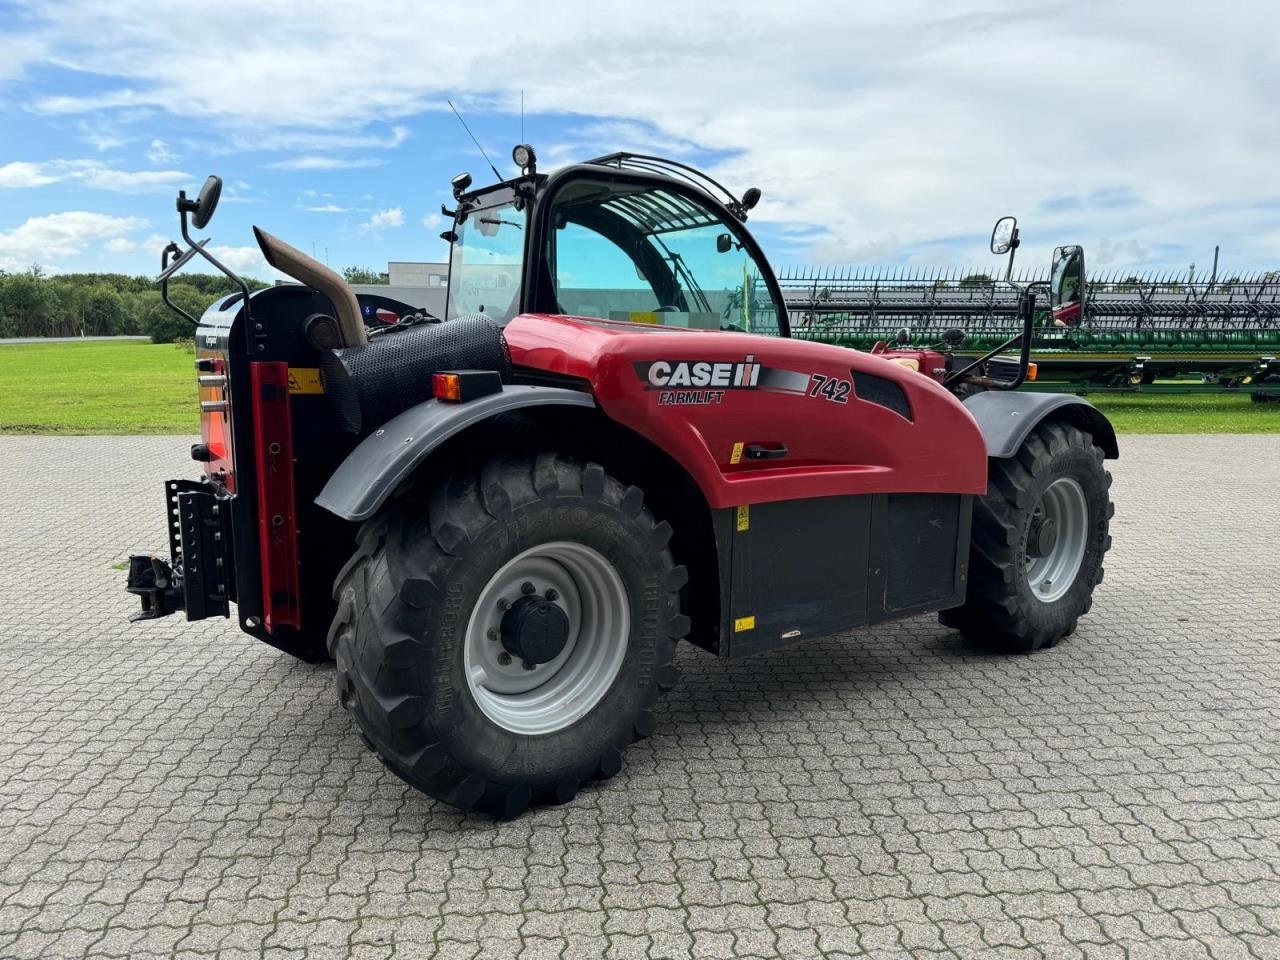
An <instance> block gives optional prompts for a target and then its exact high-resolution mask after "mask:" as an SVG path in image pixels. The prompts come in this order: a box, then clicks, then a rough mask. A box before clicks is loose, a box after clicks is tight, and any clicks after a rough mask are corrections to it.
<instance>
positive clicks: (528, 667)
mask: <svg viewBox="0 0 1280 960" xmlns="http://www.w3.org/2000/svg"><path fill="white" fill-rule="evenodd" d="M521 666H523V667H524V668H525V669H526V670H533V669H535V668H536V667H537V666H538V665H537V664H536V663H534V662H533V661H532V660H525V661H524V662H523V663H522V664H521Z"/></svg>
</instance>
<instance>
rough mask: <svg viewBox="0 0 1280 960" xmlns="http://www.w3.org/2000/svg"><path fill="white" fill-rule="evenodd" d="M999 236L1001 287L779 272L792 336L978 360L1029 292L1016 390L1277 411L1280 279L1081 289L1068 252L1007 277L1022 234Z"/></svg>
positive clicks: (1151, 279)
mask: <svg viewBox="0 0 1280 960" xmlns="http://www.w3.org/2000/svg"><path fill="white" fill-rule="evenodd" d="M1001 223H1002V224H1004V226H1003V227H999V226H998V228H997V231H996V233H997V234H998V236H997V235H993V242H992V251H993V252H1000V253H1004V252H1008V253H1009V254H1010V261H1009V268H1008V269H1007V270H1006V272H1005V277H1004V279H996V278H993V277H991V276H989V275H988V274H986V273H979V272H969V273H965V272H961V271H954V270H953V271H942V270H936V271H932V272H928V271H925V272H911V271H910V270H908V269H904V268H899V269H896V270H876V269H870V270H867V269H857V268H820V269H813V268H807V269H798V270H791V271H788V272H784V273H783V275H782V277H781V278H780V282H781V284H782V288H783V293H784V296H785V297H786V301H787V306H788V308H789V311H790V314H791V327H792V335H793V336H798V337H805V338H807V339H812V340H819V341H823V342H828V343H839V344H844V345H847V346H852V347H856V348H858V349H863V350H867V349H871V348H872V347H873V346H874V345H875V344H876V343H877V342H887V343H893V342H895V341H896V342H914V343H917V344H924V343H949V344H953V345H954V349H955V350H956V351H957V352H959V353H985V352H986V351H989V350H991V349H993V348H995V347H997V346H998V345H1000V344H1002V343H1006V342H1007V341H1008V340H1009V339H1010V338H1011V337H1013V336H1016V335H1017V333H1018V331H1019V330H1020V329H1021V328H1022V323H1023V321H1022V319H1021V317H1020V314H1019V303H1020V298H1021V295H1022V292H1023V291H1026V290H1031V291H1033V292H1037V293H1038V294H1039V295H1038V296H1037V298H1036V303H1037V309H1036V316H1035V324H1034V336H1033V341H1032V345H1031V357H1032V359H1033V361H1034V362H1035V363H1036V367H1037V377H1036V380H1035V381H1034V382H1028V383H1027V384H1026V385H1025V386H1024V388H1023V389H1031V390H1035V389H1055V390H1061V389H1064V385H1065V386H1066V387H1067V388H1069V389H1075V390H1079V391H1081V392H1086V391H1091V390H1126V391H1131V390H1141V391H1144V392H1148V391H1151V392H1160V391H1171V392H1172V391H1176V392H1195V391H1220V390H1224V389H1235V390H1247V391H1250V392H1251V393H1252V394H1253V396H1254V399H1256V400H1259V401H1263V400H1280V273H1277V272H1272V273H1265V274H1257V275H1253V276H1247V277H1241V276H1236V275H1232V276H1231V277H1230V278H1229V279H1219V278H1218V277H1217V275H1216V274H1215V275H1214V276H1211V277H1209V278H1206V279H1191V278H1189V277H1187V276H1186V275H1182V276H1175V275H1172V274H1143V275H1133V274H1127V273H1113V274H1111V275H1108V276H1105V277H1090V278H1088V279H1087V280H1086V276H1085V270H1084V250H1083V249H1082V248H1081V247H1079V246H1066V247H1059V248H1058V249H1057V250H1055V251H1054V259H1053V262H1052V264H1051V268H1050V271H1049V272H1048V273H1044V272H1041V271H1035V270H1024V271H1022V272H1021V273H1018V274H1015V273H1014V272H1013V270H1012V266H1013V264H1012V254H1013V251H1014V249H1016V246H1017V227H1016V222H1015V221H1013V218H1004V219H1003V220H1002V221H1001ZM1051 300H1052V302H1053V304H1055V306H1054V307H1053V308H1052V309H1050V302H1051ZM961 334H963V336H961Z"/></svg>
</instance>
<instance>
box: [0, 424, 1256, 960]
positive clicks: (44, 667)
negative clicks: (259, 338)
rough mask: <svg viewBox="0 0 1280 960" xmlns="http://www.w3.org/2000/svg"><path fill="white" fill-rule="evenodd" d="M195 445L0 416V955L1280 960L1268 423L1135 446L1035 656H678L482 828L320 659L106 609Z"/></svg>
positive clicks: (934, 648)
mask: <svg viewBox="0 0 1280 960" xmlns="http://www.w3.org/2000/svg"><path fill="white" fill-rule="evenodd" d="M186 447H187V443H186V442H184V441H183V440H182V439H180V438H157V437H146V438H126V439H111V438H42V437H32V438H0V492H3V496H4V513H3V514H0V571H2V573H0V677H2V678H3V685H2V687H0V778H2V781H3V782H2V783H0V956H2V957H14V958H27V957H73V956H75V957H78V956H98V957H130V958H150V957H170V956H178V957H192V958H194V957H215V956H216V957H240V956H249V957H259V956H265V957H280V958H286V957H287V958H294V957H299V958H300V957H312V958H327V957H369V958H378V957H392V956H395V957H428V956H432V955H435V956H440V957H462V958H477V957H494V958H499V957H500V958H510V957H522V958H542V957H547V958H552V957H556V958H559V957H569V958H577V957H591V958H597V957H609V958H619V960H621V958H629V957H645V958H650V957H673V958H677V957H697V958H704V957H705V958H715V957H779V956H780V957H788V958H798V957H810V956H824V957H851V956H860V955H869V956H874V957H921V958H925V957H982V958H1001V957H1047V958H1073V957H1088V958H1110V957H1128V958H1133V960H1138V958H1146V957H1151V958H1183V957H1186V958H1194V957H1217V958H1237V957H1240V958H1244V957H1253V958H1277V957H1280V713H1278V712H1277V709H1276V707H1277V704H1278V703H1280V696H1278V695H1280V621H1278V619H1277V607H1278V606H1280V587H1278V585H1277V573H1278V571H1280V542H1278V541H1277V537H1276V532H1277V530H1280V437H1165V438H1140V437H1126V438H1123V453H1124V459H1123V460H1121V461H1119V462H1118V463H1117V464H1115V465H1114V472H1115V475H1116V483H1115V488H1114V492H1115V497H1116V500H1117V504H1118V506H1117V514H1116V518H1115V525H1114V530H1113V532H1114V537H1115V548H1114V550H1113V552H1112V554H1111V556H1110V558H1109V562H1108V564H1107V578H1106V581H1105V582H1104V584H1103V585H1102V587H1101V588H1100V589H1099V592H1098V596H1097V603H1096V605H1095V608H1094V612H1093V613H1092V614H1091V615H1090V616H1089V617H1087V618H1086V619H1085V620H1084V621H1082V623H1081V627H1080V630H1079V631H1078V633H1077V634H1076V635H1075V636H1074V637H1073V638H1071V640H1070V641H1069V642H1068V643H1067V644H1065V645H1064V646H1062V647H1060V648H1058V649H1056V650H1052V651H1048V652H1045V653H1042V654H1039V655H1036V656H1034V657H1015V658H1001V657H995V656H989V655H986V654H984V653H982V652H980V651H977V650H974V649H971V648H969V647H967V646H966V645H965V644H964V643H963V642H962V641H961V640H960V639H959V638H958V636H957V635H956V634H953V633H951V632H949V631H946V630H944V629H942V628H940V627H939V626H938V625H937V624H936V623H935V622H933V621H932V620H931V619H928V618H917V619H915V620H911V621H907V622H905V623H902V624H895V625H889V626H882V627H876V628H874V629H870V630H863V631H858V632H855V633H852V634H848V635H844V636H837V637H830V638H826V639H821V640H812V641H809V642H806V643H804V644H802V645H800V646H798V647H795V648H793V649H790V650H786V651H782V652H778V653H775V654H771V655H767V656H765V657H762V658H758V659H752V660H748V661H744V662H741V663H732V664H723V663H720V662H718V661H716V660H714V659H712V658H710V657H707V656H705V655H702V654H699V653H697V652H694V651H692V650H688V651H685V652H684V653H683V654H682V655H681V667H682V670H683V681H682V684H681V686H680V687H679V688H678V689H677V690H676V691H674V692H673V693H672V694H671V695H670V696H669V697H668V698H667V700H666V701H665V704H664V705H663V706H662V708H661V716H660V724H659V728H658V731H657V733H656V735H655V736H654V737H653V738H652V739H650V740H647V741H645V742H643V743H640V744H637V745H636V746H634V747H633V748H632V749H631V750H630V752H629V753H628V755H627V763H626V766H625V768H624V770H623V772H622V774H620V775H619V776H618V777H617V778H615V779H614V780H612V781H610V782H609V783H607V784H603V785H601V786H599V787H596V788H593V789H588V790H585V791H584V792H583V793H582V794H580V795H579V797H578V799H577V800H576V801H575V802H574V803H573V804H571V805H569V806H565V807H557V808H551V809H542V810H538V811H535V812H533V813H531V814H529V815H527V816H525V817H522V818H521V819H519V820H516V821H515V822H513V823H501V824H495V823H492V822H489V821H487V820H482V819H479V818H477V817H472V816H464V815H461V814H459V813H457V812H455V811H453V810H451V809H449V808H446V807H443V806H440V805H438V804H436V803H434V802H433V801H431V800H429V799H427V798H426V797H423V796H421V795H419V794H417V793H414V792H413V791H411V790H410V789H408V788H407V787H405V786H404V785H403V784H401V783H400V781H398V780H397V779H396V778H395V777H393V776H392V775H391V774H389V773H387V772H386V771H384V770H383V768H382V767H381V765H380V764H379V763H378V761H377V760H376V759H375V758H374V757H373V756H372V755H371V754H369V753H368V752H366V750H365V749H364V748H363V747H362V746H361V744H360V741H359V739H358V738H357V736H356V734H355V730H354V729H353V726H352V723H351V722H350V721H349V719H348V718H347V716H346V715H345V714H344V713H343V712H342V711H341V710H339V708H338V707H337V705H336V703H335V698H334V694H333V672H332V668H331V667H330V666H328V665H321V666H308V665H305V664H301V663H298V662H296V661H293V660H291V659H290V658H288V657H287V656H284V655H283V654H279V653H277V652H275V651H274V650H272V649H270V648H269V647H266V646H264V645H261V644H258V643H256V642H255V641H252V640H250V639H249V638H247V637H244V636H242V635H240V634H239V633H238V632H237V631H236V630H234V629H232V628H231V627H230V625H229V624H227V623H224V622H222V621H218V622H212V621H210V622H206V623H204V624H194V625H187V624H185V623H183V622H182V621H180V620H179V619H176V618H168V619H166V620H162V621H159V622H156V623H151V624H146V625H129V624H127V623H126V617H127V616H128V615H129V614H130V613H132V612H133V610H134V608H135V603H134V600H133V598H132V597H129V596H127V595H126V594H125V593H124V592H123V583H122V579H123V576H124V575H123V573H121V572H120V571H118V570H115V569H112V564H115V563H118V562H119V561H121V560H123V559H124V558H125V557H126V556H127V555H128V553H129V552H130V551H131V550H132V549H154V548H158V547H160V546H161V545H162V544H163V543H164V542H165V539H164V538H165V534H164V514H163V497H162V492H161V487H160V483H161V481H162V480H164V479H166V478H167V477H170V476H184V475H188V474H189V473H190V472H191V464H190V461H188V460H186Z"/></svg>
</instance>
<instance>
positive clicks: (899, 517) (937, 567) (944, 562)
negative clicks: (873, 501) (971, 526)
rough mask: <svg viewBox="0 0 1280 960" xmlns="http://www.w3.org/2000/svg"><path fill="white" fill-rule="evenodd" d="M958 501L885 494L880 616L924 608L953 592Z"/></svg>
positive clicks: (937, 496) (945, 497)
mask: <svg viewBox="0 0 1280 960" xmlns="http://www.w3.org/2000/svg"><path fill="white" fill-rule="evenodd" d="M964 499H965V498H963V497H958V496H951V495H945V494H931V493H891V494H889V496H888V504H887V514H888V540H887V543H886V544H885V565H884V566H885V584H884V603H883V612H884V613H886V614H889V613H893V612H895V611H899V610H911V609H913V608H916V607H921V606H927V605H928V604H930V603H933V602H935V601H939V600H946V599H949V598H950V597H951V596H952V594H953V593H954V592H955V583H956V560H957V558H958V557H959V556H960V552H961V551H960V519H961V516H960V515H961V510H960V508H961V505H962V504H961V501H963V500H964ZM966 552H967V544H966Z"/></svg>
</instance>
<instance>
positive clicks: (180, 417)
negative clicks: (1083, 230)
mask: <svg viewBox="0 0 1280 960" xmlns="http://www.w3.org/2000/svg"><path fill="white" fill-rule="evenodd" d="M193 364H194V358H193V356H192V354H191V353H189V352H188V351H186V350H184V349H182V348H181V347H177V346H174V345H171V344H160V345H157V344H150V343H142V342H139V341H121V342H118V343H110V342H90V343H39V344H8V345H0V434H6V433H8V434H14V433H115V434H122V433H181V434H190V433H197V432H199V413H198V410H197V406H196V375H195V369H194V366H193ZM1089 400H1090V401H1092V402H1093V403H1094V404H1096V405H1097V406H1098V408H1099V409H1100V410H1102V411H1103V412H1105V413H1106V414H1107V416H1108V417H1110V418H1111V420H1112V422H1113V423H1114V424H1115V425H1116V429H1117V430H1118V431H1119V432H1121V433H1280V403H1268V404H1258V403H1252V402H1250V399H1249V395H1248V393H1247V392H1245V393H1240V394H1235V395H1222V394H1200V395H1191V396H1185V395H1184V396H1179V395H1167V394H1166V395H1163V396H1154V395H1133V394H1104V393H1094V394H1091V395H1090V396H1089Z"/></svg>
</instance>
